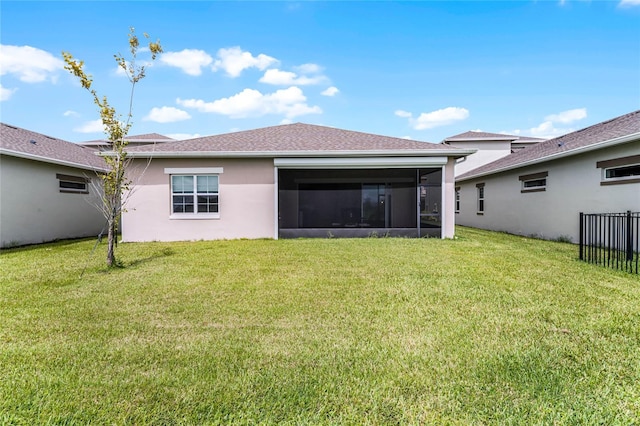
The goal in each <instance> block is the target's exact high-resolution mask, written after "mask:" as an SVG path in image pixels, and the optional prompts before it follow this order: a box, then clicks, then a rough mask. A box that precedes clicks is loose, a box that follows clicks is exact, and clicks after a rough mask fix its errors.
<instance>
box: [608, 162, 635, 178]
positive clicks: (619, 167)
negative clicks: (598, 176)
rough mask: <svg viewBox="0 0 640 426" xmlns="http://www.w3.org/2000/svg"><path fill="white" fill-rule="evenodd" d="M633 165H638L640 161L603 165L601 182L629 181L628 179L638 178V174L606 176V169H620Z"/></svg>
mask: <svg viewBox="0 0 640 426" xmlns="http://www.w3.org/2000/svg"><path fill="white" fill-rule="evenodd" d="M634 166H640V163H635V164H624V165H620V166H611V167H605V168H603V169H602V182H624V181H630V180H632V181H637V180H638V179H640V176H623V177H613V178H611V177H607V171H608V170H615V169H621V168H625V167H634Z"/></svg>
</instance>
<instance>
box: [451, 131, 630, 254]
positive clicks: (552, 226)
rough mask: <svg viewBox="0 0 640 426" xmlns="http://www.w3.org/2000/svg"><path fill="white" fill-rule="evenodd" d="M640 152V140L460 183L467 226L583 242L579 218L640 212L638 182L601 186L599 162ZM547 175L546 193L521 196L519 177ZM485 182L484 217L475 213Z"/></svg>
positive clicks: (460, 219) (459, 220)
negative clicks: (480, 186) (480, 187)
mask: <svg viewBox="0 0 640 426" xmlns="http://www.w3.org/2000/svg"><path fill="white" fill-rule="evenodd" d="M639 153H640V141H635V142H631V143H626V144H624V145H619V146H616V147H612V148H606V149H602V150H598V151H592V152H588V153H584V154H581V155H575V156H572V157H567V158H564V159H559V160H556V161H550V162H547V163H545V164H540V165H535V166H530V167H525V168H521V169H517V170H514V171H509V172H504V173H500V174H497V175H494V176H492V177H484V178H479V179H475V180H471V181H465V182H459V183H458V184H456V186H459V187H460V213H458V214H456V217H457V223H458V224H460V225H465V226H472V227H477V228H484V229H491V230H496V231H505V232H509V233H513V234H519V235H531V236H536V237H540V238H546V239H556V238H570V239H571V240H572V241H573V242H577V241H578V239H579V213H580V212H584V213H605V212H625V211H627V210H631V211H640V183H630V184H623V185H606V186H601V185H600V182H601V175H602V171H601V169H599V168H597V167H596V162H598V161H602V160H608V159H614V158H620V157H626V156H630V155H638V154H639ZM538 172H548V173H549V175H548V176H547V187H546V191H544V192H530V193H521V192H520V190H521V183H520V180H519V179H518V177H519V176H521V175H527V174H532V173H538ZM481 182H484V183H485V212H484V214H483V215H478V214H477V212H476V210H477V209H476V202H477V195H476V184H477V183H481Z"/></svg>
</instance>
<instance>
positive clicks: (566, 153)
mask: <svg viewBox="0 0 640 426" xmlns="http://www.w3.org/2000/svg"><path fill="white" fill-rule="evenodd" d="M635 140H640V133H632V134H630V135H626V136H621V137H619V138H615V139H609V140H606V141H602V142H597V143H594V144H592V145H587V146H583V147H580V148H574V149H570V150H568V151H562V152H557V153H555V154H551V155H547V156H546V157H540V158H536V159H534V160H529V161H525V162H523V163H517V164H512V165H510V166H505V167H501V168H499V169H495V170H490V171H488V172H484V173H478V174H475V175H471V176H469V177H465V178H463V179H456V182H464V181H467V180H471V179H477V178H480V177H485V176H488V175H494V174H497V173H502V172H507V171H509V170H515V169H520V168H522V167H527V166H533V165H535V164H539V163H545V162H547V161H552V160H558V159H560V158H565V157H571V156H573V155H578V154H582V153H585V152H590V151H596V150H598V149H604V148H608V147H610V146H615V145H619V144H623V143H627V142H633V141H635Z"/></svg>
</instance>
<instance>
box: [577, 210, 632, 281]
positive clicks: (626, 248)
mask: <svg viewBox="0 0 640 426" xmlns="http://www.w3.org/2000/svg"><path fill="white" fill-rule="evenodd" d="M639 252H640V212H631V211H628V212H626V213H589V214H586V213H580V260H584V261H586V262H589V263H595V264H598V265H602V266H606V267H608V268H614V269H621V270H623V271H627V272H631V273H636V274H638V270H639V265H640V259H639V258H640V255H639Z"/></svg>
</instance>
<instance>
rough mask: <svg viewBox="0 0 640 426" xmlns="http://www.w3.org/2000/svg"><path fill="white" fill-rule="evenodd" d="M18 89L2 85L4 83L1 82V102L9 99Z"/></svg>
mask: <svg viewBox="0 0 640 426" xmlns="http://www.w3.org/2000/svg"><path fill="white" fill-rule="evenodd" d="M16 90H18V89H7V88H4V87H2V84H0V102H3V101H8V100H9V99H10V98H11V95H13V94H14V93H15V92H16Z"/></svg>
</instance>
